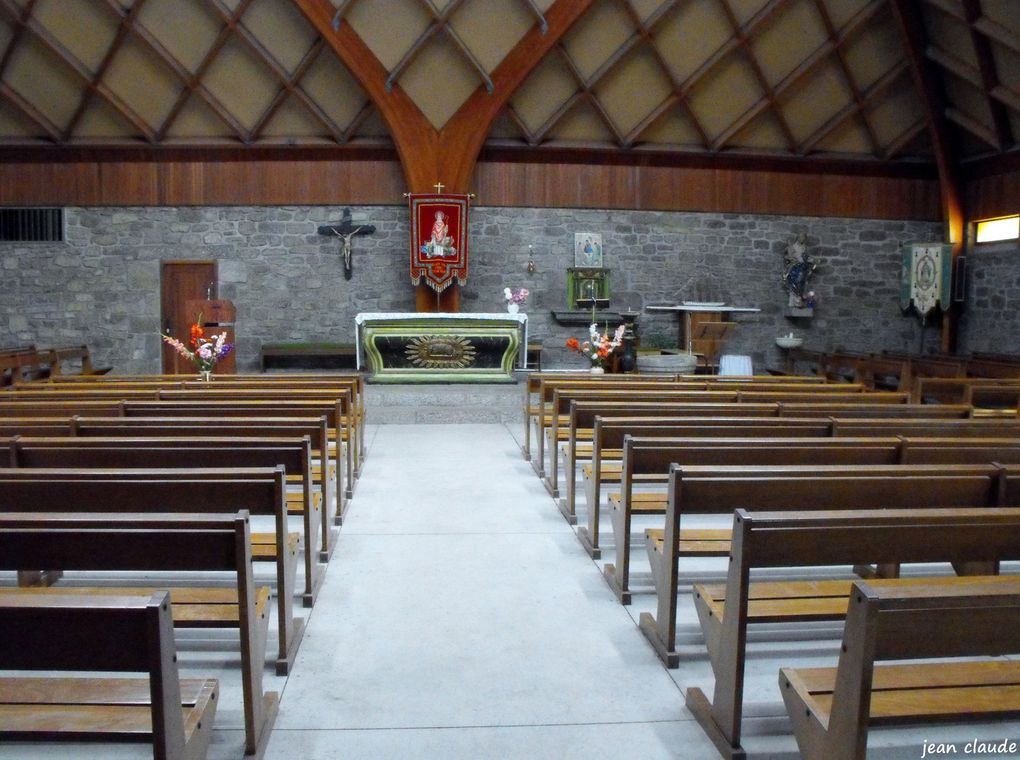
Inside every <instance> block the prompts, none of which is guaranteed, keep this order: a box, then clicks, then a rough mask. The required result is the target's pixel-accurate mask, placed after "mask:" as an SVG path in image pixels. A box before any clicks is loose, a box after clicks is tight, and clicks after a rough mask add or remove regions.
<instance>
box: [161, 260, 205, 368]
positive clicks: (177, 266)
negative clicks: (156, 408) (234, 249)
mask: <svg viewBox="0 0 1020 760" xmlns="http://www.w3.org/2000/svg"><path fill="white" fill-rule="evenodd" d="M218 288H219V276H218V274H217V268H216V262H215V261H163V262H161V264H160V327H161V329H162V331H163V333H164V334H166V333H169V334H170V335H172V336H173V337H175V338H177V339H178V340H181V341H183V342H184V343H185V344H187V342H188V339H189V338H190V336H191V333H190V330H191V325H192V323H193V322H194V321H195V318H196V317H197V316H198V315H197V314H189V313H187V310H186V309H185V307H184V305H185V303H187V302H188V301H191V300H195V299H205V298H217V297H218V293H217V291H218ZM194 371H195V367H194V366H193V365H192V364H191V363H190V362H187V361H186V360H183V359H181V357H179V356H178V355H177V353H176V352H175V351H174V350H173V349H172V348H171V347H170V346H168V345H167V344H166V343H163V372H164V374H168V375H176V374H181V373H194Z"/></svg>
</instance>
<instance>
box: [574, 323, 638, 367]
mask: <svg viewBox="0 0 1020 760" xmlns="http://www.w3.org/2000/svg"><path fill="white" fill-rule="evenodd" d="M623 329H624V326H623V325H620V326H619V327H617V328H616V332H615V333H613V337H611V338H610V337H609V328H608V326H607V327H606V331H605V332H604V333H602V334H601V335H599V326H598V325H596V324H594V323H593V324H592V325H591V327H589V328H588V333H589V335H588V340H586V341H585V342H584V343H581V342H579V341H578V340H577V338H567V348H569V349H570V350H571V351H576V352H577V353H579V354H583V355H584V356H587V357H588V358H589V359H590V360H591V366H592V367H602V366H603V362H604V361H605V360H606V359H608V358H609V355H610V354H611V353H613V351H615V350H616V349H617V348H619V347H620V346H621V345H623Z"/></svg>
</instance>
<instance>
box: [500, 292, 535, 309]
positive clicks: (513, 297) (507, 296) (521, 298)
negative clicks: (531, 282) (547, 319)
mask: <svg viewBox="0 0 1020 760" xmlns="http://www.w3.org/2000/svg"><path fill="white" fill-rule="evenodd" d="M528 295H529V293H528V289H527V288H515V289H510V288H503V300H504V301H506V302H507V303H515V304H517V305H518V306H521V305H523V304H525V303H527V302H528Z"/></svg>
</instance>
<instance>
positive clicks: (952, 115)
mask: <svg viewBox="0 0 1020 760" xmlns="http://www.w3.org/2000/svg"><path fill="white" fill-rule="evenodd" d="M946 118H947V119H949V120H950V121H951V122H953V123H954V124H956V125H957V126H960V127H963V128H964V129H965V130H967V131H968V132H970V133H971V134H972V135H974V136H975V137H977V138H978V139H979V140H981V142H983V143H985V144H986V145H988V146H989V147H991V148H994V149H995V150H996V151H999V152H1001V151H1002V145H1000V144H999V141H998V138H997V136H996V134H995V132H993V131H992V130H991V129H990V128H989V127H988V125H987V124H984V123H982V122H980V121H978V120H977V119H975V118H974V117H972V116H970V115H969V114H966V113H964V112H963V111H961V110H960V109H959V108H952V107H950V108H947V109H946Z"/></svg>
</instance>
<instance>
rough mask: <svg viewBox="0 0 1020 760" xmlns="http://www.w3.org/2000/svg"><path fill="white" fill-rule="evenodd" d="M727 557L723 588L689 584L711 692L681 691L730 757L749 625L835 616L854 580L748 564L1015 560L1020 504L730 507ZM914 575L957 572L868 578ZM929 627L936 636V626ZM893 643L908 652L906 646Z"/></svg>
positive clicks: (738, 753) (1019, 550) (1019, 549)
mask: <svg viewBox="0 0 1020 760" xmlns="http://www.w3.org/2000/svg"><path fill="white" fill-rule="evenodd" d="M731 557H732V561H731V562H730V565H729V570H728V572H727V576H726V584H725V587H724V590H723V591H722V593H721V594H719V593H718V592H717V591H716V589H715V587H712V588H706V587H704V586H700V585H696V586H695V588H694V602H695V608H696V610H697V612H698V618H699V620H700V621H701V624H702V630H703V631H704V634H705V643H706V646H707V648H708V651H709V657H710V660H711V662H712V670H713V672H714V673H715V688H714V692H713V697H712V701H711V702H709V700H708V698H707V697H706V695H705V694H704V692H702V691H701V689H699V688H697V687H691V688H690V689H688V690H687V707H688V709H689V710H690V711H691V712H692V713H693V714H694V717H695V718H696V719H697V720H698V723H699V724H701V727H702V728H703V729H704V730H705V732H706V733H707V734H708V736H709V738H710V739H712V741H713V743H714V744H715V746H716V748H717V749H718V750H719V751H720V753H721V754H722V755H723V756H724V757H728V758H729V757H743V750H742V748H741V744H740V741H741V723H742V716H743V702H744V698H743V690H744V671H745V665H746V641H747V630H748V626H749V625H751V624H754V623H782V622H804V621H808V620H842V619H843V618H844V616H845V615H846V610H847V607H846V605H847V600H848V598H849V591H850V586H851V582H852V581H851V580H846V581H831V582H826V581H818V580H803V581H780V582H771V583H768V582H752V581H751V579H750V575H751V571H752V570H756V569H763V568H798V567H809V566H829V567H831V566H838V565H854V564H857V563H861V562H864V563H870V562H877V563H906V562H948V561H953V562H956V563H959V562H961V561H969V562H980V563H993V564H994V563H999V562H1001V561H1004V560H1016V559H1020V509H987V508H984V509H981V508H959V509H922V508H917V509H858V510H854V511H849V512H848V511H829V512H803V511H785V512H760V513H752V512H748V511H747V510H744V509H738V510H737V511H736V513H735V514H734V518H733V549H732V551H731ZM912 582H913V583H922V584H924V585H928V586H936V585H945V586H947V587H949V588H952V587H953V586H954V585H955V584H958V583H960V582H961V580H960V579H958V578H954V577H947V578H944V579H939V578H935V577H933V578H926V579H923V580H919V579H916V578H914V579H909V580H903V579H886V580H875V581H872V585H875V586H880V585H883V584H885V585H893V586H903V585H910V583H912ZM962 582H963V583H968V582H970V581H969V579H964V580H963V581H962ZM1015 582H1016V581H1015V580H1014V581H1013V583H1015ZM1011 585H1012V584H1011ZM709 595H711V596H709ZM720 597H722V598H721V599H720ZM932 622H934V621H932ZM930 627H931V628H932V629H938V628H939V627H940V626H939V625H938V624H937V623H935V624H932V625H931V626H930ZM932 635H933V638H937V634H935V633H934V631H933V633H932ZM920 638H924V637H923V636H922V637H920ZM913 643H914V645H915V646H916V650H915V651H918V652H923V651H925V646H924V644H923V643H922V642H920V641H917V642H913ZM901 651H902V653H903V654H908V651H905V650H901ZM908 656H909V655H908Z"/></svg>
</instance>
